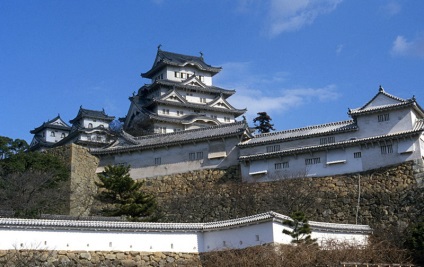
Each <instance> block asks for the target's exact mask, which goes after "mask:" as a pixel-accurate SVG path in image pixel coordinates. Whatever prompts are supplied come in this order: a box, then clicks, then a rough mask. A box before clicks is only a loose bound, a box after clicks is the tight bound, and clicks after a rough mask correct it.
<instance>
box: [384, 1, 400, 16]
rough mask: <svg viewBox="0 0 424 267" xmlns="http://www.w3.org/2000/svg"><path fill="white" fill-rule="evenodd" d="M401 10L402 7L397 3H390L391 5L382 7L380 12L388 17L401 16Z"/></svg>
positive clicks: (387, 4)
mask: <svg viewBox="0 0 424 267" xmlns="http://www.w3.org/2000/svg"><path fill="white" fill-rule="evenodd" d="M401 10H402V6H401V5H400V4H399V3H398V2H396V1H390V2H389V3H386V4H385V5H382V6H380V11H381V12H382V13H383V14H385V15H387V16H394V15H396V14H399V13H400V11H401Z"/></svg>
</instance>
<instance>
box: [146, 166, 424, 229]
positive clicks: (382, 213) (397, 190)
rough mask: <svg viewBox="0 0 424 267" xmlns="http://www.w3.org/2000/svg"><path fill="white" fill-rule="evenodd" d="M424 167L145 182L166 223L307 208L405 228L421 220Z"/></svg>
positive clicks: (195, 175)
mask: <svg viewBox="0 0 424 267" xmlns="http://www.w3.org/2000/svg"><path fill="white" fill-rule="evenodd" d="M422 175H423V171H422V163H421V162H420V161H419V162H413V161H411V162H406V163H404V164H400V165H396V166H390V167H387V168H382V169H378V170H373V171H369V172H364V173H358V174H349V175H339V176H332V177H322V178H291V179H283V180H281V181H275V182H267V183H242V182H241V178H240V175H239V170H238V168H237V167H233V168H230V169H227V170H201V171H196V172H189V173H183V174H177V175H168V176H160V177H155V178H148V179H143V180H144V181H145V185H146V186H145V188H146V190H148V191H149V192H151V193H153V194H154V195H156V197H157V199H158V202H159V206H160V207H161V208H162V216H163V217H162V220H163V221H172V222H201V221H213V220H225V219H231V218H237V217H242V216H247V215H252V214H257V213H260V212H266V211H269V210H273V211H276V212H279V213H282V214H290V213H291V212H292V211H294V210H298V209H300V210H304V211H306V213H307V214H308V216H309V218H310V219H311V220H315V221H325V222H339V223H359V224H371V225H373V226H378V227H386V226H390V225H391V226H406V225H407V224H409V223H410V222H411V221H414V220H416V219H417V218H418V217H420V216H423V215H424V214H423V212H424V201H423V200H424V190H423V189H422V178H421V177H422Z"/></svg>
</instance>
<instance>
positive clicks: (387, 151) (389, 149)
mask: <svg viewBox="0 0 424 267" xmlns="http://www.w3.org/2000/svg"><path fill="white" fill-rule="evenodd" d="M380 151H381V154H391V153H393V146H392V145H384V146H380Z"/></svg>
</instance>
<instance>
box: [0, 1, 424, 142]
mask: <svg viewBox="0 0 424 267" xmlns="http://www.w3.org/2000/svg"><path fill="white" fill-rule="evenodd" d="M423 10H424V1H422V0H385V1H383V0H373V1H369V0H313V1H312V0H309V1H308V0H296V1H292V0H268V1H266V0H263V1H261V0H232V1H229V0H227V1H225V0H216V1H210V0H196V1H195V0H192V1H189V0H179V1H175V0H155V1H154V0H152V1H148V0H146V1H138V0H133V1H126V0H120V1H117V0H116V1H110V0H106V1H100V0H99V1H90V0H88V1H87V0H84V1H78V0H73V1H64V0H54V1H49V0H44V1H35V0H25V1H23V0H14V1H11V0H10V1H7V0H5V1H0V88H1V99H2V101H1V103H2V111H1V112H0V122H1V128H0V135H3V136H9V137H12V138H22V139H25V140H27V141H28V142H30V141H31V138H32V136H31V134H30V133H29V131H30V130H32V129H34V128H35V127H38V126H39V125H41V124H42V123H43V122H44V121H47V120H49V119H52V118H54V117H55V116H56V115H57V114H60V115H61V117H62V118H63V119H64V120H65V121H67V122H68V121H69V120H71V119H73V118H74V117H75V116H76V114H77V112H78V109H79V107H80V105H82V106H83V107H84V108H88V109H97V110H101V109H102V108H104V109H105V111H106V113H108V114H109V115H114V116H117V117H123V116H125V115H126V113H127V111H128V108H129V100H128V97H129V96H130V95H132V92H134V91H137V90H138V88H139V87H140V86H142V85H143V84H145V83H148V82H149V81H148V80H145V79H143V78H141V77H140V73H142V72H145V71H147V70H148V69H149V68H150V67H151V65H152V63H153V60H154V57H155V55H156V51H157V46H158V45H159V44H161V45H162V49H163V50H165V51H172V52H176V53H182V54H191V55H199V52H200V51H201V52H203V54H204V58H205V61H206V62H207V63H209V64H211V65H214V66H221V67H222V68H223V70H222V71H221V72H220V73H219V74H218V75H217V76H215V77H214V84H215V85H217V86H220V87H224V88H227V89H235V90H236V91H237V94H236V95H234V96H233V97H231V98H230V102H231V103H232V104H233V105H234V106H235V107H237V108H247V109H248V113H247V118H248V120H249V121H250V122H251V121H252V119H253V118H254V117H255V114H256V113H257V112H259V111H266V112H268V114H270V116H271V117H272V119H273V123H274V125H275V128H276V129H277V130H284V129H290V128H297V127H303V126H308V125H315V124H321V123H327V122H333V121H340V120H346V119H349V118H348V116H347V110H348V108H357V107H360V106H362V105H363V104H365V103H366V102H367V101H368V100H370V98H371V97H373V96H374V95H375V94H376V93H377V91H378V87H379V85H380V84H381V85H382V86H383V87H384V88H385V90H386V91H387V92H388V93H391V94H393V95H396V96H399V97H402V98H410V97H412V96H413V95H415V97H416V98H417V100H418V102H419V103H421V105H422V106H424V90H423V89H424V17H423V16H422V11H423Z"/></svg>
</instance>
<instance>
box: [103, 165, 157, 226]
mask: <svg viewBox="0 0 424 267" xmlns="http://www.w3.org/2000/svg"><path fill="white" fill-rule="evenodd" d="M129 170H130V166H122V165H118V166H106V168H105V170H104V171H103V172H102V173H100V174H98V177H99V179H100V181H101V183H96V184H97V186H98V187H99V188H101V189H102V190H101V191H100V193H99V194H98V196H97V198H98V199H99V200H100V201H101V202H103V203H105V204H107V205H106V207H105V208H103V209H102V213H103V215H106V216H125V217H126V218H127V220H129V221H151V220H155V218H154V217H153V216H154V214H155V211H156V200H155V198H154V197H153V196H152V195H150V194H147V193H145V192H143V191H142V190H141V188H142V186H143V185H144V183H143V182H137V181H134V180H133V179H132V178H131V176H130V174H129Z"/></svg>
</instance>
